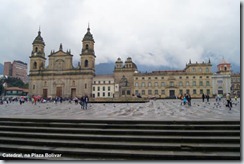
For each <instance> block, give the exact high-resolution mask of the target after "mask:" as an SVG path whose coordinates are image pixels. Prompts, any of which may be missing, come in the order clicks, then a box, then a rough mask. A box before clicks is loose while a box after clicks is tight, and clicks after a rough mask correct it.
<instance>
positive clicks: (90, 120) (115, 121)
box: [0, 117, 240, 125]
mask: <svg viewBox="0 0 244 164" xmlns="http://www.w3.org/2000/svg"><path fill="white" fill-rule="evenodd" d="M0 120H1V121H0V122H14V121H17V122H22V123H23V122H35V123H38V122H39V123H53V122H55V123H61V124H62V123H92V124H119V125H123V124H129V125H130V124H139V125H142V124H147V125H148V124H170V125H174V124H179V125H182V124H185V125H195V124H197V125H200V124H203V125H213V124H215V125H217V124H220V125H232V124H235V125H240V121H230V120H226V121H224V120H223V121H218V120H212V121H210V120H207V121H203V120H201V121H190V120H179V121H178V120H177V121H165V120H162V121H160V120H114V119H111V120H109V119H106V120H94V119H72V120H71V119H43V118H9V117H1V118H0Z"/></svg>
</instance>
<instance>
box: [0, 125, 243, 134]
mask: <svg viewBox="0 0 244 164" xmlns="http://www.w3.org/2000/svg"><path fill="white" fill-rule="evenodd" d="M23 129H25V132H40V131H41V132H46V133H72V134H113V135H129V134H131V135H155V136H158V135H181V136H228V135H229V136H240V130H229V129H225V130H154V129H153V130H148V129H107V128H105V129H100V128H96V129H95V128H93V129H88V128H63V127H29V126H7V125H4V126H2V125H0V131H6V130H7V131H10V130H11V131H16V132H18V131H19V132H21V131H23Z"/></svg>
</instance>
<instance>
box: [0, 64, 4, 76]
mask: <svg viewBox="0 0 244 164" xmlns="http://www.w3.org/2000/svg"><path fill="white" fill-rule="evenodd" d="M0 75H3V64H2V63H0Z"/></svg>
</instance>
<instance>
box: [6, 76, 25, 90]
mask: <svg viewBox="0 0 244 164" xmlns="http://www.w3.org/2000/svg"><path fill="white" fill-rule="evenodd" d="M5 82H6V83H7V84H8V87H19V88H24V86H25V83H24V82H23V81H22V80H21V79H20V78H16V77H8V78H6V79H5Z"/></svg>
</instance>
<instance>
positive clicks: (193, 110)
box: [0, 99, 241, 121]
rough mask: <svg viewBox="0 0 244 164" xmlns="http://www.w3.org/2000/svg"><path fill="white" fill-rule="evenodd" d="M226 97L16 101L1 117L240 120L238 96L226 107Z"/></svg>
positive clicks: (5, 107)
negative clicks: (183, 100)
mask: <svg viewBox="0 0 244 164" xmlns="http://www.w3.org/2000/svg"><path fill="white" fill-rule="evenodd" d="M225 104H226V100H225V99H222V100H221V101H220V102H219V103H217V102H216V101H215V99H210V101H209V102H206V101H205V102H202V100H201V99H192V105H191V106H188V105H181V101H180V100H179V99H159V100H150V101H149V102H146V103H89V104H88V109H87V110H84V109H82V108H81V106H80V105H79V104H75V103H74V102H72V103H69V102H68V101H64V102H62V103H60V102H58V103H57V104H55V103H54V102H47V103H37V104H36V105H34V104H32V103H31V102H25V103H23V104H22V105H20V104H19V103H18V102H12V103H8V104H7V103H6V102H5V103H4V104H3V105H0V112H1V117H5V118H46V119H49V118H50V119H85V120H95V119H98V120H106V119H107V120H161V121H162V120H169V121H171V120H172V121H174V120H176V121H177V120H191V121H194V120H195V121H198V120H206V121H208V120H216V121H217V120H220V121H224V120H235V121H240V114H241V111H240V109H241V108H240V99H238V100H237V101H235V100H233V107H232V109H231V110H229V108H228V107H226V106H225Z"/></svg>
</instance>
